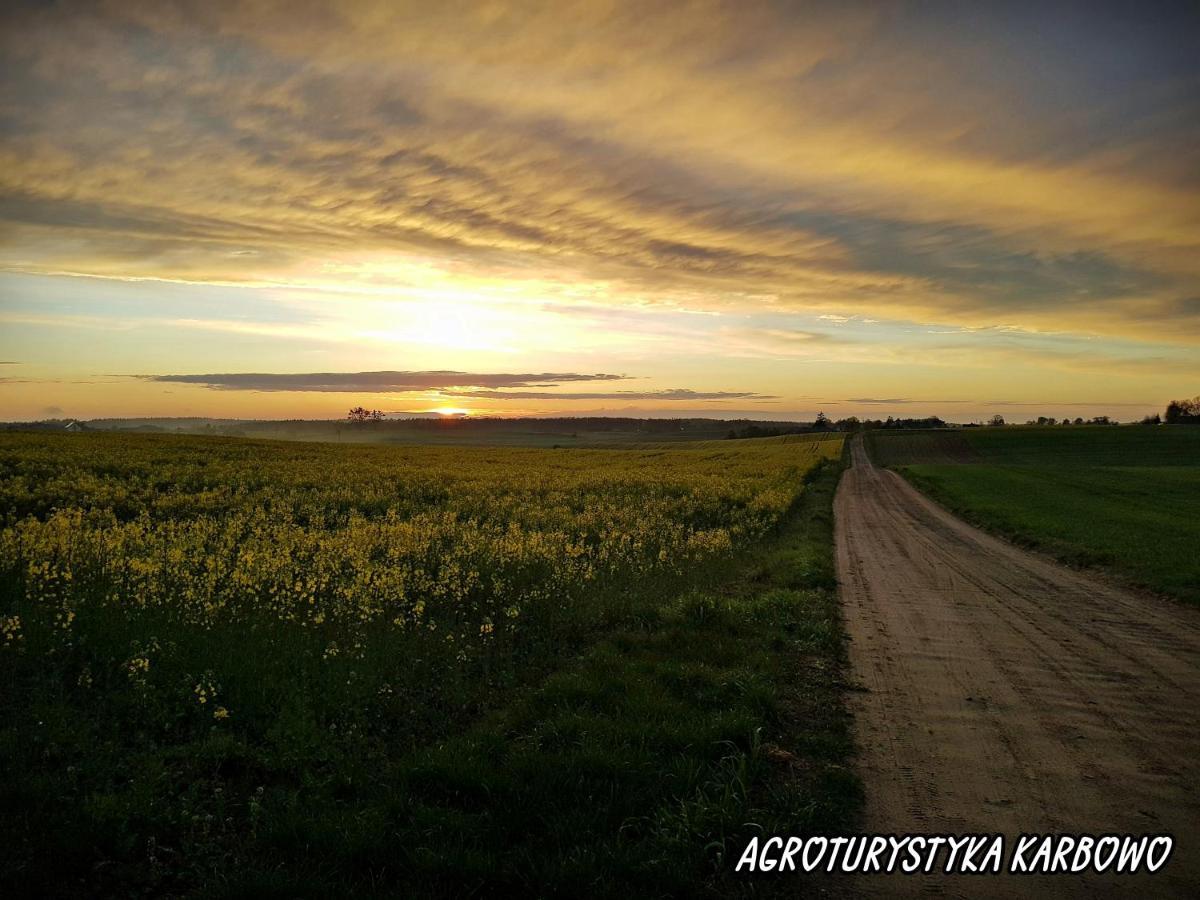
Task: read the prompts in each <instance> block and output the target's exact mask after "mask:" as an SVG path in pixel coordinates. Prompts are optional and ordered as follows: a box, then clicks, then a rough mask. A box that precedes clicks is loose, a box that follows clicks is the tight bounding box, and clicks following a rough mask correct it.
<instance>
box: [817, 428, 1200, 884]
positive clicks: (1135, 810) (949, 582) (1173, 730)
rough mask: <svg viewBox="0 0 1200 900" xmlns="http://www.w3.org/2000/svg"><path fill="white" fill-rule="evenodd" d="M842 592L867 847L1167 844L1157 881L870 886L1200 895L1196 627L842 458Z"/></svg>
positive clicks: (907, 879) (856, 450)
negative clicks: (1049, 841) (930, 839)
mask: <svg viewBox="0 0 1200 900" xmlns="http://www.w3.org/2000/svg"><path fill="white" fill-rule="evenodd" d="M852 455H853V467H852V468H850V469H849V470H847V472H846V473H845V475H844V476H843V479H842V483H841V485H840V487H839V489H838V494H837V498H836V501H835V517H836V543H837V564H838V576H839V580H840V582H841V592H842V599H843V606H844V611H845V616H846V623H847V628H848V630H849V633H850V637H851V649H850V659H851V664H852V670H853V675H854V677H855V678H856V679H857V680H858V681H859V682H860V684H861V686H862V688H863V690H862V691H861V692H854V693H853V695H852V701H851V703H852V708H853V711H854V713H855V718H856V723H857V731H858V742H859V746H860V755H859V767H860V772H861V774H862V776H863V779H864V782H865V786H866V792H867V808H866V822H865V827H866V830H868V831H870V832H879V833H888V832H897V833H899V832H922V833H945V832H952V833H966V832H989V833H995V832H1003V833H1005V834H1006V835H1007V836H1008V839H1009V842H1010V843H1011V842H1012V841H1013V840H1014V839H1015V837H1016V835H1017V834H1019V833H1023V832H1024V833H1031V832H1037V833H1051V832H1053V833H1091V834H1100V833H1127V832H1128V833H1136V834H1142V833H1164V832H1166V833H1170V834H1172V835H1173V836H1174V837H1175V841H1176V843H1175V850H1174V854H1173V856H1172V858H1171V861H1170V863H1169V864H1168V865H1167V866H1166V868H1165V869H1162V870H1160V871H1159V872H1158V873H1156V874H1154V875H1146V874H1141V875H1137V876H1132V877H1131V876H1128V875H1125V876H1114V875H1105V876H1100V875H1096V874H1092V875H1085V876H1081V875H1073V874H1067V875H1054V876H1040V877H1036V878H1031V877H1028V876H1001V877H995V876H981V875H950V876H946V875H943V876H913V875H883V876H871V877H864V878H862V879H861V880H860V882H859V884H858V885H857V887H858V888H860V889H861V890H862V891H863V892H864V893H868V894H877V895H879V896H894V895H928V896H952V897H953V896H961V897H981V896H982V897H990V896H1056V897H1062V896H1080V897H1097V896H1101V897H1107V896H1114V897H1123V896H1141V897H1146V898H1149V897H1167V896H1176V897H1197V896H1200V834H1198V831H1200V613H1198V612H1197V611H1196V610H1194V609H1191V608H1188V607H1184V606H1182V605H1179V604H1174V603H1171V602H1169V601H1165V600H1156V599H1154V598H1151V597H1145V596H1141V595H1137V594H1134V593H1131V592H1127V591H1124V590H1122V589H1120V588H1118V587H1114V586H1112V585H1110V584H1107V583H1105V582H1103V581H1102V580H1100V579H1097V578H1094V577H1090V576H1088V575H1085V574H1081V573H1079V572H1075V571H1072V570H1070V569H1067V568H1065V567H1062V566H1059V565H1056V564H1054V563H1052V562H1049V561H1046V560H1043V559H1041V558H1038V557H1035V556H1033V555H1031V554H1029V553H1026V552H1024V551H1022V550H1021V549H1019V548H1016V547H1014V546H1012V545H1010V544H1007V543H1005V542H1003V541H1000V540H998V539H996V538H993V537H991V536H989V535H987V534H984V533H983V532H981V531H979V530H978V529H975V528H973V527H971V526H969V525H967V524H965V523H964V522H962V521H960V520H959V519H957V518H955V517H954V516H952V515H950V514H949V513H948V512H946V511H945V510H944V509H942V508H941V507H939V506H937V505H936V504H934V503H933V502H931V501H929V500H928V499H926V498H925V497H923V496H922V495H921V494H920V493H918V492H917V491H916V490H915V489H913V488H912V487H911V486H910V485H909V484H908V483H906V482H905V481H904V480H903V479H902V478H900V477H899V476H898V475H896V474H895V473H894V472H890V471H887V470H884V469H880V468H877V467H875V466H873V465H872V464H871V462H870V460H869V459H868V457H867V455H866V453H865V451H864V449H863V445H862V441H861V439H856V440H855V442H854V444H853V446H852Z"/></svg>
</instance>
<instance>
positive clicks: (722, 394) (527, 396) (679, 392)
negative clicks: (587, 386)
mask: <svg viewBox="0 0 1200 900" xmlns="http://www.w3.org/2000/svg"><path fill="white" fill-rule="evenodd" d="M445 393H446V394H447V395H448V396H451V397H464V398H465V397H469V398H473V399H478V400H484V399H486V400H778V399H780V398H779V397H777V396H774V395H773V394H759V393H756V392H754V391H693V390H689V389H687V388H669V389H667V390H661V391H611V392H594V391H582V392H573V393H572V392H567V393H556V392H552V391H458V390H450V391H446V392H445Z"/></svg>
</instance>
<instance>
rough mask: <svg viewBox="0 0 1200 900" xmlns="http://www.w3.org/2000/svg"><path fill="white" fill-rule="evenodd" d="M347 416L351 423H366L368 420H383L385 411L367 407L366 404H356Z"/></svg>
mask: <svg viewBox="0 0 1200 900" xmlns="http://www.w3.org/2000/svg"><path fill="white" fill-rule="evenodd" d="M346 418H347V419H349V420H350V424H351V425H365V424H367V423H368V422H382V421H383V412H382V411H381V410H378V409H367V408H366V407H365V406H356V407H354V408H353V409H351V410H350V412H349V413H347V414H346Z"/></svg>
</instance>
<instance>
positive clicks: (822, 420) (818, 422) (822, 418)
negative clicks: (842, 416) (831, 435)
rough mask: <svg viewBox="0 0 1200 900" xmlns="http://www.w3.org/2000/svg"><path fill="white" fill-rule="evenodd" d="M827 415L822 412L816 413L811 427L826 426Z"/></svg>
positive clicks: (827, 424)
mask: <svg viewBox="0 0 1200 900" xmlns="http://www.w3.org/2000/svg"><path fill="white" fill-rule="evenodd" d="M828 427H829V416H827V415H825V413H823V412H819V413H817V418H816V419H815V420H814V421H813V428H828Z"/></svg>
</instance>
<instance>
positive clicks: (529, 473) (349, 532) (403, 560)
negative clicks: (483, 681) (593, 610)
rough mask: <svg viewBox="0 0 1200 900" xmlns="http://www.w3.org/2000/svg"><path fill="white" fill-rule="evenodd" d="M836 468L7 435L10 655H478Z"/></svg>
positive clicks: (796, 445)
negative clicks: (409, 636)
mask: <svg viewBox="0 0 1200 900" xmlns="http://www.w3.org/2000/svg"><path fill="white" fill-rule="evenodd" d="M838 453H840V440H836V439H834V440H824V441H815V440H807V441H795V440H793V441H781V440H766V441H751V442H745V441H740V442H709V443H705V444H704V445H702V446H700V447H698V448H695V449H676V448H671V449H653V450H629V451H625V450H571V451H554V450H544V449H488V448H477V447H471V448H444V447H419V448H418V447H414V448H381V447H338V446H335V445H318V444H313V445H292V444H287V445H284V444H270V443H265V442H252V441H240V440H231V439H208V438H178V437H157V436H153V437H147V436H120V435H87V436H40V435H28V434H9V435H4V436H3V438H2V439H0V466H2V469H0V471H2V473H3V480H2V481H0V509H3V510H4V512H5V515H6V520H5V523H4V524H5V527H4V529H3V531H2V532H0V573H2V574H3V578H4V580H5V582H6V583H7V584H8V585H9V586H10V588H9V596H8V597H7V598H6V599H7V602H8V603H9V605H10V607H11V609H10V610H9V611H8V615H6V616H5V617H4V619H3V630H4V635H3V641H4V643H5V644H7V645H9V646H13V645H19V644H20V643H21V642H22V641H23V639H24V636H25V635H26V633H27V632H28V629H29V627H30V625H31V624H34V623H36V625H37V626H38V627H40V628H41V629H42V630H43V631H44V632H45V633H47V634H49V633H53V634H56V635H58V636H59V637H60V639H61V640H63V641H69V640H70V635H71V633H72V629H73V623H74V622H75V620H76V618H77V617H78V616H81V615H88V613H89V612H90V611H91V610H92V609H95V608H104V609H106V610H110V611H118V612H119V613H120V614H121V615H122V616H126V617H131V618H134V617H137V616H139V615H142V614H143V613H145V612H147V611H151V612H153V614H154V615H155V618H156V619H157V620H158V621H160V622H169V623H172V624H176V625H180V626H186V627H190V628H199V629H205V628H212V627H214V626H217V625H230V624H239V623H240V624H246V625H249V624H251V623H258V624H261V623H263V622H268V621H276V622H283V623H292V624H294V625H298V626H301V627H304V628H307V629H313V630H315V631H317V632H322V633H327V634H328V635H329V645H328V648H327V649H328V655H330V656H333V655H336V654H338V653H339V652H344V651H345V649H346V647H345V646H344V643H345V642H346V641H347V640H350V641H351V643H352V642H353V636H354V633H355V631H356V629H358V628H359V627H361V626H366V625H376V624H379V623H386V625H387V626H388V627H390V628H393V629H396V630H399V631H411V630H424V631H427V632H431V633H433V632H438V633H440V635H441V638H440V639H441V641H443V642H445V643H452V644H453V645H454V647H455V652H456V653H459V654H469V653H471V652H472V650H473V648H475V647H477V646H478V645H480V644H484V643H486V642H488V641H490V640H494V639H495V638H496V637H497V636H499V635H501V634H503V633H506V632H519V631H520V630H521V629H522V627H523V626H524V623H525V622H526V621H527V620H528V619H529V618H531V617H537V616H539V615H544V614H546V613H547V612H548V608H549V607H559V608H560V609H561V608H569V604H570V600H571V598H572V597H573V596H575V595H576V594H578V593H579V592H580V591H581V590H582V589H585V588H586V586H588V585H589V584H590V583H592V582H596V581H598V580H601V581H603V580H606V579H607V580H613V579H623V578H628V577H636V576H638V575H639V574H643V573H648V572H653V571H655V570H673V569H674V570H678V569H680V568H682V567H685V566H689V565H692V564H694V563H696V562H697V561H699V560H701V559H703V558H706V557H710V556H712V555H714V554H719V553H723V552H728V551H730V550H731V549H733V548H735V547H737V546H739V545H741V544H743V543H745V542H746V541H750V540H754V539H755V538H756V537H758V536H760V535H762V534H763V533H764V532H765V531H767V530H768V529H770V528H771V527H772V526H773V525H774V524H775V523H776V522H777V521H778V519H779V517H780V515H781V514H782V513H783V512H784V511H785V510H786V509H787V508H788V507H789V505H790V504H791V503H792V502H793V500H794V499H795V497H796V494H797V492H798V491H799V490H800V487H801V483H802V481H801V479H802V476H803V475H804V473H805V472H806V471H807V470H808V469H809V468H810V467H811V466H812V465H813V464H814V463H816V462H817V461H818V460H820V459H822V458H827V457H830V456H835V455H837V454H838ZM14 588H15V591H14ZM31 620H32V621H31ZM138 658H139V659H140V658H141V657H138ZM152 662H153V661H152V660H151V664H152Z"/></svg>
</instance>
